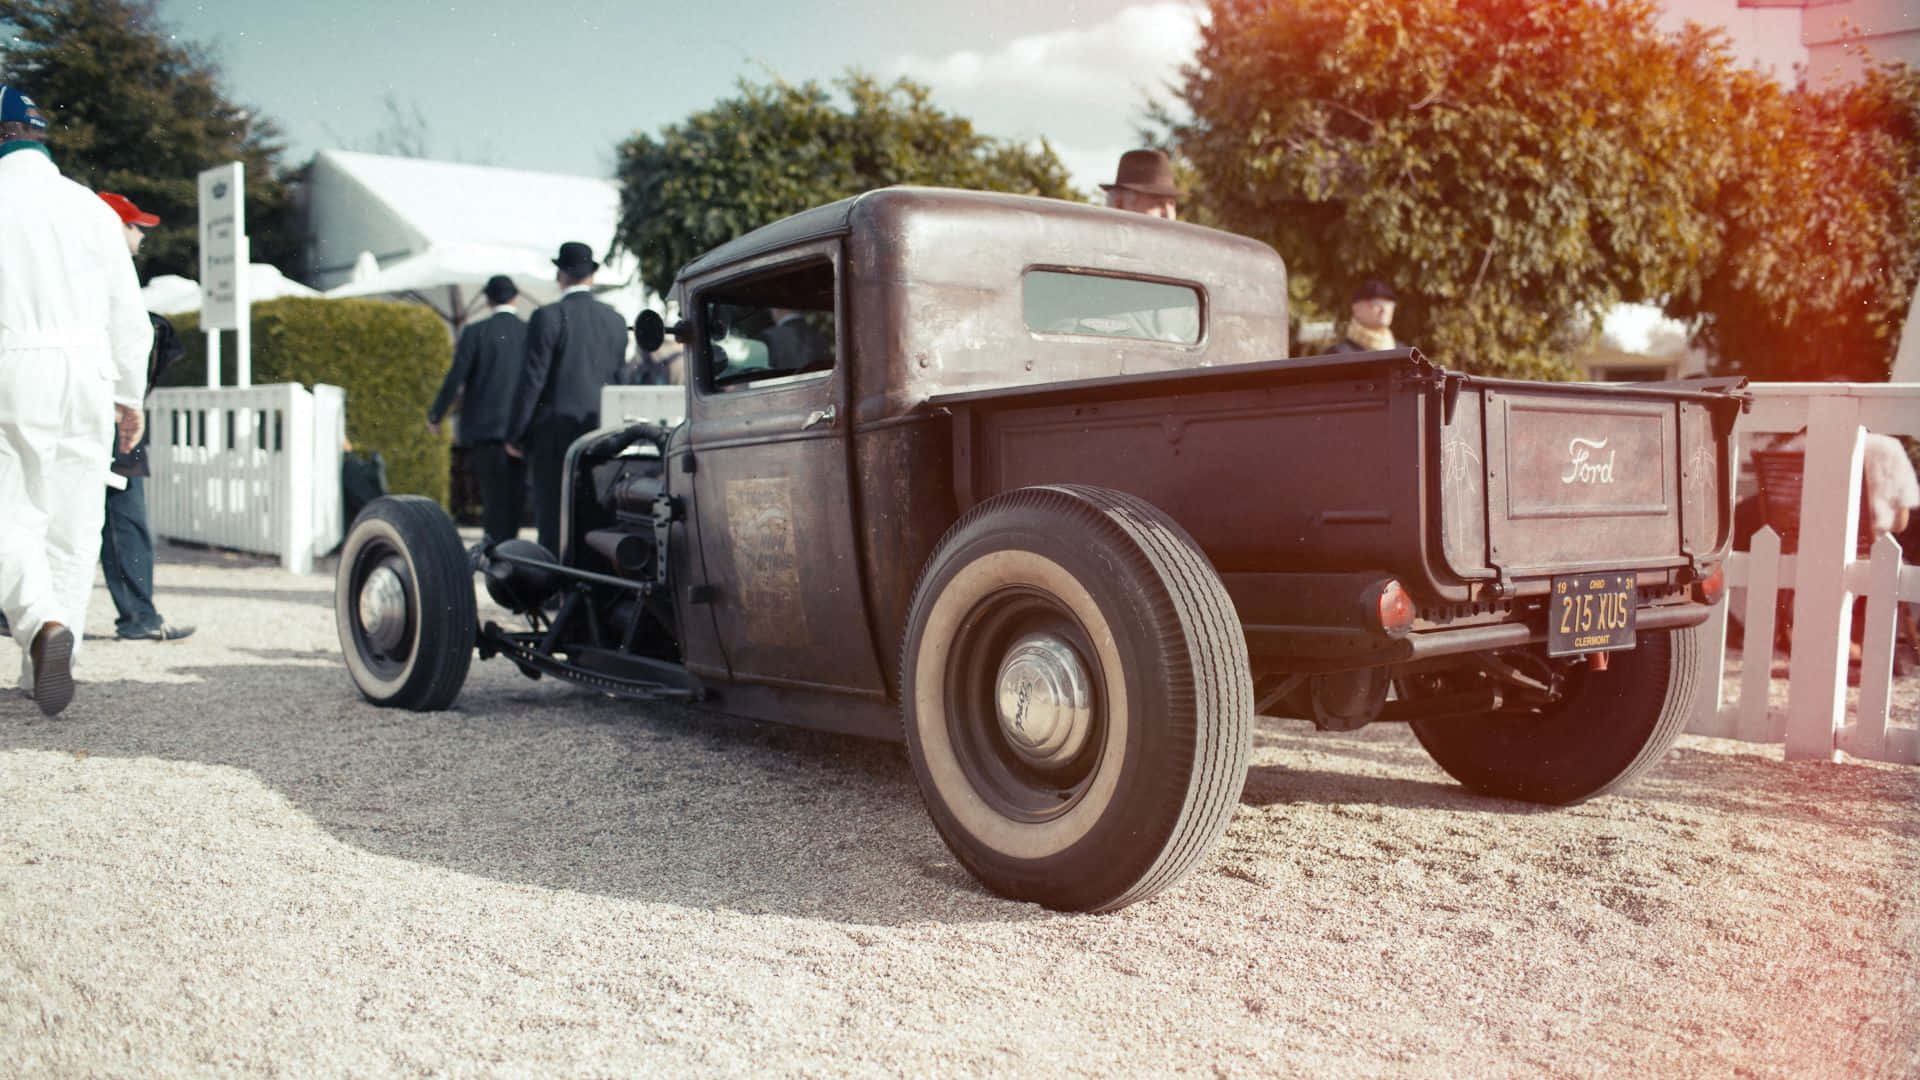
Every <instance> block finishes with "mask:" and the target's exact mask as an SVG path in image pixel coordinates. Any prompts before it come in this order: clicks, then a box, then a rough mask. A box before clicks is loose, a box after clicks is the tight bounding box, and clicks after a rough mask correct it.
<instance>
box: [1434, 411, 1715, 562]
mask: <svg viewBox="0 0 1920 1080" xmlns="http://www.w3.org/2000/svg"><path fill="white" fill-rule="evenodd" d="M1736 408H1737V404H1736V403H1734V402H1732V401H1728V400H1725V399H1722V400H1720V401H1715V400H1712V398H1711V397H1710V396H1708V395H1705V394H1702V393H1700V392H1698V391H1694V390H1683V389H1678V388H1675V389H1661V388H1659V387H1656V386H1633V387H1609V386H1595V385H1580V384H1513V383H1483V384H1479V385H1475V386H1473V387H1472V389H1471V392H1468V393H1462V394H1460V395H1459V399H1458V403H1457V407H1456V408H1455V409H1454V413H1453V416H1452V417H1451V418H1450V419H1449V420H1448V421H1447V422H1445V423H1444V424H1443V425H1442V428H1441V446H1440V449H1441V466H1442V467H1441V469H1440V473H1441V492H1440V505H1441V522H1440V530H1441V535H1442V539H1443V549H1444V551H1445V555H1446V560H1447V563H1448V565H1449V568H1450V569H1452V570H1453V571H1454V572H1455V573H1456V574H1459V575H1460V576H1462V577H1467V578H1474V577H1487V576H1495V575H1497V576H1499V577H1502V578H1508V577H1522V576H1527V577H1533V576H1540V575H1547V574H1554V573H1563V572H1567V571H1570V570H1576V569H1578V570H1602V569H1608V568H1620V569H1625V568H1639V569H1654V568H1660V567H1673V566H1695V565H1697V564H1698V563H1699V562H1700V561H1702V560H1704V559H1708V558H1713V557H1717V556H1718V555H1719V554H1720V553H1721V550H1722V549H1723V548H1724V546H1725V544H1726V541H1727V539H1728V535H1729V532H1730V525H1731V520H1732V506H1731V483H1730V482H1729V477H1728V475H1727V470H1728V461H1729V459H1728V454H1727V440H1728V438H1729V433H1730V431H1731V427H1732V424H1731V421H1732V410H1733V409H1736ZM1716 409H1717V410H1718V411H1720V412H1723V413H1725V414H1726V416H1725V420H1724V422H1723V423H1716V422H1715V415H1714V414H1715V411H1716Z"/></svg>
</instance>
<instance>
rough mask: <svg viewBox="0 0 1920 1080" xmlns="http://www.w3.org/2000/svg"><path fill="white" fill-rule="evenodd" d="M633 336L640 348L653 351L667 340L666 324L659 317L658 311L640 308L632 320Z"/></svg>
mask: <svg viewBox="0 0 1920 1080" xmlns="http://www.w3.org/2000/svg"><path fill="white" fill-rule="evenodd" d="M633 337H634V340H635V341H637V342H639V343H640V348H642V349H644V350H646V351H647V352H653V351H654V350H655V349H658V348H659V347H660V346H661V344H662V343H663V342H665V341H666V340H667V324H666V322H665V321H664V320H662V319H661V318H660V313H659V312H657V311H654V310H652V309H651V308H642V309H641V310H640V314H639V315H636V316H635V317H634V320H633Z"/></svg>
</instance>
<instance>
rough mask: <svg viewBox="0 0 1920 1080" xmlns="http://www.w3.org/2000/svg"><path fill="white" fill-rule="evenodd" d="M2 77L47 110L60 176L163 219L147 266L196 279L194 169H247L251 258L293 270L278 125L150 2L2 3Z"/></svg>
mask: <svg viewBox="0 0 1920 1080" xmlns="http://www.w3.org/2000/svg"><path fill="white" fill-rule="evenodd" d="M0 30H4V31H6V33H4V34H0V80H3V81H5V82H6V83H8V84H10V85H16V86H19V87H21V88H22V89H24V90H25V91H26V92H27V93H28V94H30V95H31V96H32V97H33V98H34V100H35V101H36V102H37V103H38V104H39V105H40V107H41V110H42V111H43V112H45V113H46V114H47V120H48V124H49V126H50V131H49V138H48V140H47V141H48V148H49V149H51V150H52V151H53V154H54V160H55V161H56V162H57V163H58V164H59V166H60V169H61V171H62V172H64V173H66V174H67V175H68V176H70V177H72V178H73V179H75V180H77V181H79V182H80V183H83V184H85V185H87V186H88V187H91V188H94V189H95V190H100V191H117V192H120V193H121V194H123V195H125V196H127V197H128V198H130V199H132V200H133V201H134V202H136V203H138V204H139V205H140V206H141V208H143V209H145V210H148V211H150V212H152V213H155V214H158V215H160V220H161V224H160V226H159V227H158V228H156V229H153V230H152V231H151V233H150V234H149V236H148V237H147V242H146V245H145V247H143V248H142V249H141V260H142V263H143V264H144V269H145V270H146V271H147V272H148V273H151V274H182V275H185V276H187V277H193V278H197V277H199V276H200V274H199V264H198V236H197V231H196V230H197V227H198V220H199V193H198V189H197V186H196V181H195V178H196V177H197V176H198V174H199V173H200V171H201V170H203V169H207V168H211V167H213V166H215V165H220V164H224V163H226V162H229V161H240V162H242V163H244V165H245V167H246V174H247V204H246V214H247V232H248V233H249V235H250V236H251V237H252V239H253V259H254V261H256V262H271V263H274V264H275V265H277V266H279V267H281V268H282V270H285V271H289V272H292V271H297V270H298V268H299V255H300V240H301V238H300V231H299V228H298V226H297V223H296V221H295V214H294V208H293V200H292V197H291V193H290V190H289V180H290V178H289V177H287V176H284V175H282V174H281V173H280V172H279V159H280V154H281V152H282V150H283V147H282V146H281V144H280V143H279V142H278V138H279V132H278V131H277V130H276V129H275V127H274V125H273V123H272V122H271V121H270V120H267V119H265V118H263V117H260V116H258V115H256V114H255V113H254V112H253V111H252V110H250V109H247V108H245V107H243V106H240V105H237V104H234V103H233V102H231V101H229V100H228V99H227V98H226V96H225V95H224V94H223V93H222V92H221V89H220V73H219V69H218V68H217V67H216V66H215V65H214V63H213V62H212V61H211V60H209V59H208V58H207V56H206V55H205V54H204V53H203V52H202V51H201V50H200V49H199V48H198V47H196V46H193V45H184V44H180V43H178V42H176V41H175V40H174V38H173V36H172V35H171V34H170V33H168V31H167V30H166V28H165V27H164V26H163V25H162V24H161V22H160V20H159V17H158V16H157V15H156V14H155V4H154V0H0Z"/></svg>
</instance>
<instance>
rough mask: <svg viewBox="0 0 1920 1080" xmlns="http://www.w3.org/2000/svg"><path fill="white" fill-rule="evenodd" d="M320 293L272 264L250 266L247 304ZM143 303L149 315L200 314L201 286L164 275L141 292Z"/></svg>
mask: <svg viewBox="0 0 1920 1080" xmlns="http://www.w3.org/2000/svg"><path fill="white" fill-rule="evenodd" d="M319 295H320V293H319V292H318V291H317V290H314V289H309V288H307V287H306V286H305V285H302V284H300V283H299V282H297V281H295V280H293V279H292V278H290V277H288V276H287V275H285V274H283V273H281V272H280V268H279V267H277V266H274V265H273V264H272V263H249V264H247V300H248V302H249V303H259V302H261V301H263V300H278V299H280V298H281V297H283V296H319ZM140 299H141V301H142V302H144V303H145V304H146V305H147V310H148V311H157V312H159V313H160V314H162V315H184V314H186V313H187V312H190V311H199V310H200V285H199V283H198V282H196V281H194V280H193V279H192V278H183V277H181V276H179V275H178V274H161V275H160V276H158V277H156V278H154V279H153V280H152V281H149V282H147V284H146V287H145V288H143V289H141V290H140Z"/></svg>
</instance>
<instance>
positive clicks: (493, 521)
mask: <svg viewBox="0 0 1920 1080" xmlns="http://www.w3.org/2000/svg"><path fill="white" fill-rule="evenodd" d="M481 292H483V293H485V294H486V297H487V304H488V305H489V307H490V310H489V311H488V313H487V317H486V318H484V319H479V320H476V321H474V322H472V323H469V324H467V326H466V328H465V329H463V330H461V331H460V341H459V342H458V343H457V344H456V345H455V346H454V348H453V367H451V368H449V369H447V377H446V380H445V381H444V382H442V383H441V384H440V393H439V395H438V396H436V397H435V398H434V399H433V404H432V405H431V406H430V407H428V409H427V426H428V427H429V428H431V429H433V433H434V434H436V435H438V434H439V433H440V420H441V418H442V417H444V416H446V415H447V410H448V409H449V408H451V407H452V406H453V402H454V398H455V397H458V398H459V399H460V412H459V413H458V414H457V419H456V421H455V424H454V441H455V442H456V443H459V444H462V445H464V446H466V447H467V453H468V455H469V458H470V460H471V461H472V462H473V474H474V479H475V480H476V481H478V482H479V484H480V513H481V523H482V527H483V528H484V530H485V532H486V537H487V539H488V540H507V539H511V538H512V537H513V536H515V535H516V534H517V533H519V531H520V499H521V495H522V494H523V492H524V491H525V488H526V475H525V466H524V464H523V463H522V462H521V461H520V459H519V458H510V457H508V456H507V451H506V438H507V421H508V419H509V414H510V413H511V412H512V411H513V405H514V396H515V395H516V394H517V393H518V392H519V390H520V371H521V368H522V367H523V366H524V365H525V364H526V360H527V324H526V323H524V322H522V321H521V320H520V316H519V315H518V314H517V313H516V312H515V311H514V310H513V298H514V297H516V296H518V295H520V290H519V288H518V287H516V286H515V285H514V283H513V279H512V278H510V277H508V276H506V275H505V274H495V275H493V276H492V277H491V278H488V279H487V284H486V287H485V288H483V289H482V290H481Z"/></svg>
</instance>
